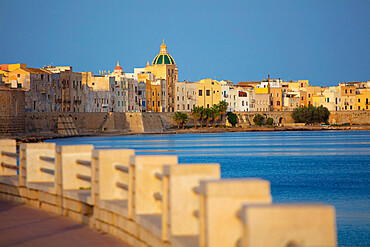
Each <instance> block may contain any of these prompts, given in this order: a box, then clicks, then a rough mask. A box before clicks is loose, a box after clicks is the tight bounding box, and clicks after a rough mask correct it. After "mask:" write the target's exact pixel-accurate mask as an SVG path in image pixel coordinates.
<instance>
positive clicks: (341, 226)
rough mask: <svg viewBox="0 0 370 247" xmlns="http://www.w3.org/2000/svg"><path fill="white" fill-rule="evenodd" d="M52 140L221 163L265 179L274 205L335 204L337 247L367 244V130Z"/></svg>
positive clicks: (236, 173)
mask: <svg viewBox="0 0 370 247" xmlns="http://www.w3.org/2000/svg"><path fill="white" fill-rule="evenodd" d="M51 142H55V143H57V144H58V145H73V144H93V145H94V146H95V148H98V149H107V148H109V149H111V148H132V149H135V150H136V154H170V155H177V156H178V157H179V162H180V163H220V164H221V174H222V177H224V178H234V177H259V178H263V179H267V180H269V181H270V182H271V193H272V196H273V201H274V202H323V203H328V204H331V205H334V206H335V208H336V215H337V229H338V244H339V245H340V246H370V189H369V181H370V131H313V132H311V131H310V132H308V131H297V132H272V133H271V132H248V133H217V134H181V135H137V136H114V137H106V136H104V137H82V138H79V137H77V138H67V139H56V140H51Z"/></svg>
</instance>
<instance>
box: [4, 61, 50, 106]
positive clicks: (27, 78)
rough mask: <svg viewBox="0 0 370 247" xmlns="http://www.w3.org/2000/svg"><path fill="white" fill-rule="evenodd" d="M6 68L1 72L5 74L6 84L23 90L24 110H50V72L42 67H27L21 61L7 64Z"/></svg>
mask: <svg viewBox="0 0 370 247" xmlns="http://www.w3.org/2000/svg"><path fill="white" fill-rule="evenodd" d="M4 67H5V66H4ZM2 68H3V67H2ZM7 69H8V71H7V72H6V73H4V74H3V75H4V76H6V80H7V83H6V84H7V85H8V86H9V87H10V88H22V89H24V90H25V108H26V111H31V112H50V111H52V108H53V107H52V106H53V104H52V98H53V90H52V87H51V79H52V78H51V72H49V71H47V70H44V69H36V68H28V67H27V65H26V64H22V63H19V64H9V65H8V66H7Z"/></svg>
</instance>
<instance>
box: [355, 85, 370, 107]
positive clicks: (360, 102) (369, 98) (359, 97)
mask: <svg viewBox="0 0 370 247" xmlns="http://www.w3.org/2000/svg"><path fill="white" fill-rule="evenodd" d="M356 110H370V88H363V89H360V90H359V93H358V94H356Z"/></svg>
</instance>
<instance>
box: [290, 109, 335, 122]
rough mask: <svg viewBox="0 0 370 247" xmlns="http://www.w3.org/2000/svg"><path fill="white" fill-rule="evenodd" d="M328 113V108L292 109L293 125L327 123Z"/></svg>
mask: <svg viewBox="0 0 370 247" xmlns="http://www.w3.org/2000/svg"><path fill="white" fill-rule="evenodd" d="M329 115H330V112H329V110H328V108H326V107H323V106H319V107H314V106H312V105H310V106H308V107H307V106H304V107H298V108H296V109H294V111H293V113H292V117H293V119H294V122H295V123H306V124H315V123H328V120H329Z"/></svg>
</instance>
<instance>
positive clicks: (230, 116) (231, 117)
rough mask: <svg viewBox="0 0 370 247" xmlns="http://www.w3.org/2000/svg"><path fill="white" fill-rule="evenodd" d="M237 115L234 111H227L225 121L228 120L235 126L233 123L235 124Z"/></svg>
mask: <svg viewBox="0 0 370 247" xmlns="http://www.w3.org/2000/svg"><path fill="white" fill-rule="evenodd" d="M237 119H238V118H237V116H236V114H235V113H233V112H228V113H227V121H229V123H230V124H231V125H232V126H233V127H235V125H236V122H237Z"/></svg>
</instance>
